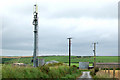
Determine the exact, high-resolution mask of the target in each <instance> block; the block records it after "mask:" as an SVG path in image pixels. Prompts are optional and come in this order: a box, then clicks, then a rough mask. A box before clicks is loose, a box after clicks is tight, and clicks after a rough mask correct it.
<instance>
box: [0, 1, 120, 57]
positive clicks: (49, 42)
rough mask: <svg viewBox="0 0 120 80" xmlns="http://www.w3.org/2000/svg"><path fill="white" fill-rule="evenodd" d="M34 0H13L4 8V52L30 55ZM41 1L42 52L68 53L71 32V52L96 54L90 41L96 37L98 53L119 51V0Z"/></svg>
mask: <svg viewBox="0 0 120 80" xmlns="http://www.w3.org/2000/svg"><path fill="white" fill-rule="evenodd" d="M13 2H14V3H13ZM93 2H94V3H93ZM3 3H6V2H4V1H3ZM34 3H35V2H34V1H27V0H26V1H23V0H18V1H16V0H15V1H14V0H11V2H10V3H9V4H8V3H6V6H5V7H4V8H3V9H2V10H1V11H3V12H2V13H0V14H1V15H2V16H3V20H2V24H3V25H2V41H3V42H2V49H3V50H4V51H3V55H21V54H25V53H26V55H31V53H32V50H33V37H34V36H33V25H32V20H33V14H32V13H33V10H32V9H33V5H34ZM38 5H39V51H40V52H39V53H40V55H45V54H49V55H50V54H51V55H52V54H67V49H68V44H67V37H69V36H72V37H73V40H72V55H93V54H92V53H93V51H92V47H90V45H91V44H92V43H93V42H96V41H97V42H99V44H98V55H117V53H118V52H117V39H118V38H117V37H118V27H117V24H118V22H117V0H116V1H114V0H106V1H103V0H101V1H98V0H91V1H89V0H85V1H83V0H82V1H81V0H79V1H78V0H75V1H73V0H69V1H65V2H63V0H58V1H55V0H51V1H48V0H44V1H42V0H40V1H38ZM1 6H4V5H1ZM1 6H0V7H1ZM9 51H10V52H9ZM17 51H18V54H16V53H17Z"/></svg>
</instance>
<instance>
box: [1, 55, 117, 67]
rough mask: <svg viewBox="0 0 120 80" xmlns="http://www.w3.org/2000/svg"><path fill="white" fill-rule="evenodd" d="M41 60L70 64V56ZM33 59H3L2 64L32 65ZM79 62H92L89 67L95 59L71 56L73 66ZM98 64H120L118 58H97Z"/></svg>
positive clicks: (46, 57)
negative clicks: (18, 63)
mask: <svg viewBox="0 0 120 80" xmlns="http://www.w3.org/2000/svg"><path fill="white" fill-rule="evenodd" d="M38 58H39V59H44V60H45V62H47V61H51V60H56V61H59V62H63V63H64V62H65V63H67V64H68V61H69V57H68V56H41V57H38ZM31 60H32V57H30V56H29V57H27V56H25V57H3V58H2V63H6V64H7V63H15V62H20V63H25V64H29V65H32V63H31ZM79 62H90V64H89V66H92V63H93V62H94V57H93V56H83V57H81V56H71V65H76V66H79ZM96 62H98V63H109V62H110V63H112V62H118V56H97V57H96Z"/></svg>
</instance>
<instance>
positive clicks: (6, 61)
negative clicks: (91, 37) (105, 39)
mask: <svg viewBox="0 0 120 80" xmlns="http://www.w3.org/2000/svg"><path fill="white" fill-rule="evenodd" d="M38 58H39V59H44V60H45V62H47V61H51V60H55V61H59V62H60V63H59V64H61V63H62V64H63V63H66V64H64V65H59V64H57V65H58V66H56V64H55V65H54V66H50V65H48V66H44V67H39V68H33V63H32V62H31V60H32V57H31V56H29V57H26V56H24V57H2V65H3V66H2V77H3V78H11V77H13V78H76V77H78V76H80V75H81V74H82V73H81V70H78V69H76V68H74V67H72V65H76V66H77V67H78V66H79V62H89V66H92V63H93V62H94V57H93V56H83V57H81V56H71V68H70V69H71V70H70V69H69V68H68V62H69V57H68V56H41V57H38ZM16 62H20V63H25V64H27V66H26V67H14V66H12V65H11V64H12V63H16ZM96 62H98V63H112V62H114V63H117V62H118V56H97V57H96ZM69 71H70V72H69ZM74 71H75V72H74ZM31 72H32V73H31ZM33 72H34V74H33ZM103 72H104V71H102V72H101V71H99V72H98V73H97V75H96V76H95V77H96V78H97V77H102V78H104V77H106V76H107V77H111V76H109V74H106V73H104V75H102V74H103ZM16 74H17V75H16ZM39 74H40V76H39ZM111 74H112V72H111ZM23 75H24V76H23ZM116 75H117V71H116ZM38 76H39V77H38ZM116 77H117V76H116Z"/></svg>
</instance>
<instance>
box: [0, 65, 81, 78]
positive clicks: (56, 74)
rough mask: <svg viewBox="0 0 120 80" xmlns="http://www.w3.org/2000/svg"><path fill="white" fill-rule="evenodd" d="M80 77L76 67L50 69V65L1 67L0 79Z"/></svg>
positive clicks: (63, 66)
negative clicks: (0, 76)
mask: <svg viewBox="0 0 120 80" xmlns="http://www.w3.org/2000/svg"><path fill="white" fill-rule="evenodd" d="M79 75H81V71H80V70H78V69H77V67H72V66H71V67H69V66H67V65H61V66H58V67H57V68H56V65H55V66H54V67H53V65H52V68H50V65H45V66H42V67H37V68H34V67H30V66H26V67H20V66H13V65H10V64H9V65H5V64H4V65H3V66H2V78H76V77H78V76H79Z"/></svg>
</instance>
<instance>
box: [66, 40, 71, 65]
mask: <svg viewBox="0 0 120 80" xmlns="http://www.w3.org/2000/svg"><path fill="white" fill-rule="evenodd" d="M67 39H68V40H69V66H70V63H71V39H72V38H67Z"/></svg>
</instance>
